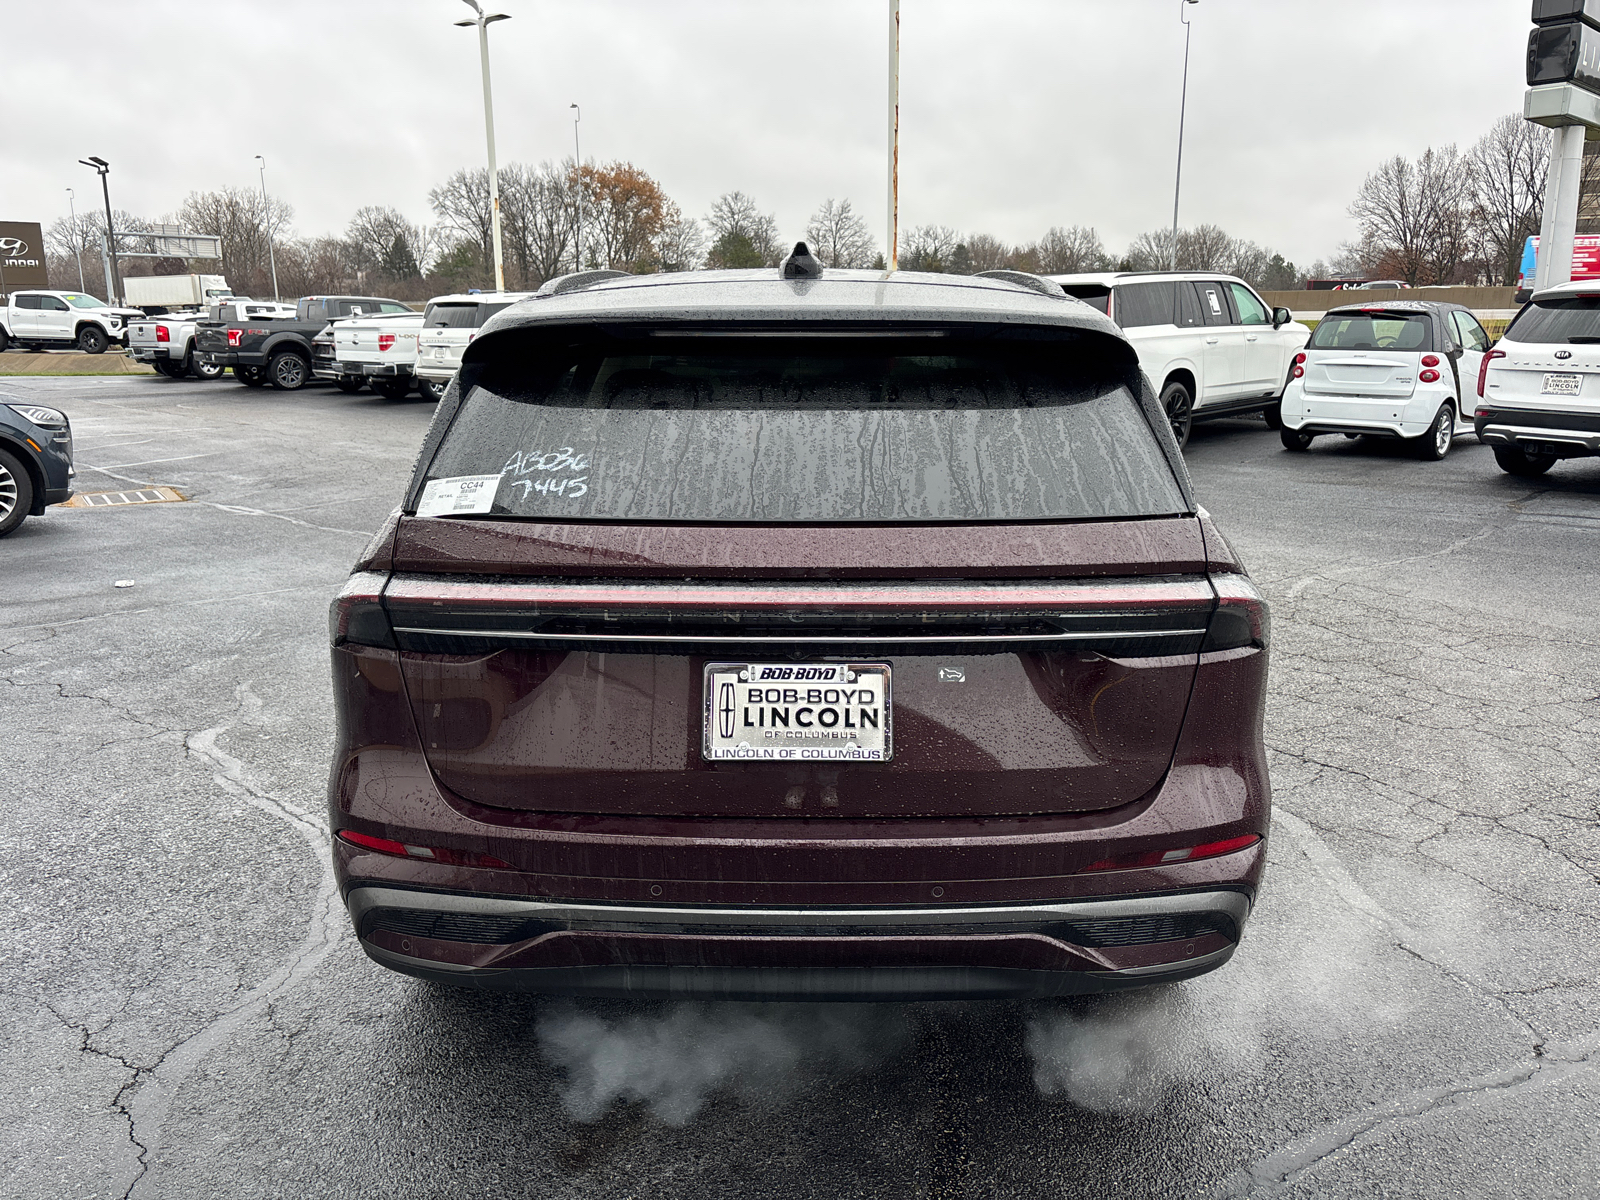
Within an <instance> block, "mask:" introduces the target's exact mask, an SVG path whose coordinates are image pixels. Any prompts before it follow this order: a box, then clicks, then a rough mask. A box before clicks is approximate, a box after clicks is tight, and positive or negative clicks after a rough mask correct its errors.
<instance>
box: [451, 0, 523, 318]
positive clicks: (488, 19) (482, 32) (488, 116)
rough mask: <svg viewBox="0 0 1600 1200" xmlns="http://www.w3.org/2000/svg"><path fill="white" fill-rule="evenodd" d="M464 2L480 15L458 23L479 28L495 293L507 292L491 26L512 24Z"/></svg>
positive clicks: (468, 0)
mask: <svg viewBox="0 0 1600 1200" xmlns="http://www.w3.org/2000/svg"><path fill="white" fill-rule="evenodd" d="M463 3H465V4H466V5H467V7H468V8H470V9H472V11H473V12H475V13H477V14H478V16H477V19H476V20H473V21H457V22H456V24H457V25H462V26H473V25H476V26H477V27H478V53H479V55H480V56H481V58H482V60H483V132H484V137H485V139H486V140H487V141H488V143H489V201H490V203H491V204H492V205H493V206H494V208H493V212H492V214H491V217H490V220H491V221H492V222H493V229H494V290H495V291H497V292H503V291H505V290H506V263H505V256H504V255H503V254H502V253H501V250H500V172H499V170H498V169H497V168H496V167H495V161H494V98H493V96H492V95H491V94H490V91H489V26H490V25H491V24H493V23H494V22H495V21H509V20H510V19H511V17H510V16H509V15H508V14H506V13H491V14H487V15H486V14H485V13H484V11H483V9H481V8H479V7H478V0H463Z"/></svg>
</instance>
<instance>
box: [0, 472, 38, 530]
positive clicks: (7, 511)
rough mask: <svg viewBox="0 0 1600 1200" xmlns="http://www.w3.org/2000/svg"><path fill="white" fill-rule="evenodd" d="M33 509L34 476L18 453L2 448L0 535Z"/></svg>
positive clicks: (12, 528) (21, 520) (18, 522)
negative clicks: (18, 456) (29, 472)
mask: <svg viewBox="0 0 1600 1200" xmlns="http://www.w3.org/2000/svg"><path fill="white" fill-rule="evenodd" d="M32 511H33V478H32V476H30V475H29V474H28V468H27V467H25V466H23V465H22V462H21V460H19V459H18V458H17V457H16V455H14V454H12V453H10V452H9V451H6V450H0V537H5V535H6V534H8V533H10V532H11V531H12V530H14V529H15V528H16V527H17V526H18V525H21V524H22V522H23V521H24V520H26V519H27V516H28V514H29V513H30V512H32Z"/></svg>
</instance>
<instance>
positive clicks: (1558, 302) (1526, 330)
mask: <svg viewBox="0 0 1600 1200" xmlns="http://www.w3.org/2000/svg"><path fill="white" fill-rule="evenodd" d="M1506 340H1507V341H1510V342H1557V343H1559V342H1567V343H1571V342H1600V296H1556V297H1553V298H1551V299H1549V300H1535V301H1534V302H1533V303H1532V304H1529V305H1527V306H1526V307H1525V308H1523V310H1522V311H1521V312H1520V313H1518V314H1517V317H1516V320H1514V321H1512V322H1511V325H1510V327H1509V328H1508V329H1507V330H1506Z"/></svg>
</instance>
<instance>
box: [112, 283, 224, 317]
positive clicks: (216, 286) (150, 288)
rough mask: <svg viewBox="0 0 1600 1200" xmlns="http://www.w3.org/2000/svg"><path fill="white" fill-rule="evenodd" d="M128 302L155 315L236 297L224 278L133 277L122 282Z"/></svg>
mask: <svg viewBox="0 0 1600 1200" xmlns="http://www.w3.org/2000/svg"><path fill="white" fill-rule="evenodd" d="M122 290H123V291H124V292H126V293H127V302H128V304H129V305H131V306H132V307H134V308H142V309H144V310H145V311H146V312H149V311H150V310H151V309H157V310H159V311H158V312H154V313H151V315H152V316H160V315H161V314H162V313H165V312H167V311H170V310H171V309H175V308H206V307H208V306H210V305H212V304H215V303H217V302H218V301H219V300H226V299H227V298H228V297H230V296H232V295H233V289H232V288H230V287H229V286H228V281H227V280H226V279H224V278H223V277H222V276H221V275H130V276H126V277H124V278H123V280H122Z"/></svg>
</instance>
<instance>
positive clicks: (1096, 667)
mask: <svg viewBox="0 0 1600 1200" xmlns="http://www.w3.org/2000/svg"><path fill="white" fill-rule="evenodd" d="M500 336H501V335H497V340H499V337H500ZM567 336H568V337H569V338H571V336H572V335H571V334H570V333H569V334H568V335H567ZM590 336H592V335H590ZM931 351H934V352H931ZM472 382H473V381H469V382H468V385H467V394H466V398H465V399H464V401H463V402H462V406H461V408H460V409H459V410H458V412H457V414H456V415H455V417H454V419H453V422H452V423H451V425H450V428H449V429H448V431H447V432H446V433H445V434H444V436H443V439H442V442H441V444H440V445H439V449H438V452H437V454H436V455H435V456H434V459H433V462H432V464H431V466H429V467H428V468H427V470H426V472H425V478H426V480H427V481H428V482H427V484H426V486H424V487H422V488H421V489H420V491H419V492H417V493H414V495H413V498H412V502H413V503H418V502H419V501H420V504H419V508H418V512H419V515H418V516H416V517H407V518H405V519H403V520H402V521H401V523H400V527H399V530H398V532H397V535H396V541H395V559H394V566H395V570H396V574H395V576H394V577H393V578H392V579H391V580H390V582H389V584H388V586H387V587H386V589H385V595H384V603H385V606H386V608H387V610H388V613H389V617H390V622H391V624H392V626H393V628H394V631H395V637H396V641H397V644H398V646H399V648H400V651H401V663H402V674H403V678H404V681H405V685H406V689H407V692H408V695H409V700H410V704H411V708H412V713H413V716H414V718H415V720H416V724H417V728H418V732H419V734H420V737H421V741H422V745H423V748H424V752H425V754H426V756H427V759H428V762H429V765H430V766H431V768H432V770H433V772H434V774H435V776H436V777H437V779H438V781H439V782H440V784H441V785H442V786H443V787H444V788H445V789H447V790H448V792H450V793H452V794H453V795H454V796H456V797H458V798H459V799H460V800H461V801H464V802H466V803H468V804H469V805H471V804H476V805H485V806H489V807H492V808H496V809H524V810H538V811H542V812H570V813H589V814H619V815H694V816H725V817H751V816H788V817H792V816H794V815H797V814H800V815H810V816H818V817H829V816H847V817H856V818H860V817H911V816H969V817H970V816H990V815H992V816H1001V815H1020V814H1034V813H1074V812H1088V811H1093V810H1099V809H1106V808H1112V807H1117V806H1120V805H1124V804H1128V803H1132V802H1135V801H1137V800H1139V799H1141V798H1142V797H1144V796H1146V795H1148V794H1150V793H1151V792H1152V791H1153V790H1154V789H1155V788H1156V786H1157V785H1158V784H1159V783H1160V781H1161V779H1162V778H1163V776H1164V774H1165V772H1166V770H1167V767H1168V765H1169V763H1170V761H1171V757H1172V753H1173V749H1174V747H1175V745H1176V742H1177V739H1178V735H1179V732H1180V730H1181V728H1182V725H1183V720H1184V713H1185V710H1186V707H1187V703H1188V697H1189V691H1190V686H1191V683H1192V681H1193V677H1194V673H1195V669H1196V666H1197V663H1198V653H1199V649H1200V645H1201V641H1202V638H1203V637H1204V634H1205V630H1206V626H1207V622H1208V620H1209V617H1210V614H1211V612H1212V609H1213V607H1214V604H1215V596H1214V593H1213V590H1212V588H1211V585H1210V584H1209V582H1208V581H1207V580H1206V578H1205V576H1204V558H1205V556H1204V551H1203V545H1202V542H1201V536H1200V531H1199V526H1198V521H1197V520H1196V519H1195V518H1194V517H1193V516H1192V515H1189V514H1188V513H1187V512H1186V510H1187V508H1188V507H1189V506H1188V503H1187V501H1186V499H1185V497H1184V495H1183V492H1182V489H1181V487H1180V485H1179V484H1178V482H1177V479H1176V476H1175V475H1174V473H1173V470H1172V467H1171V464H1170V461H1169V459H1168V458H1167V457H1166V455H1165V453H1164V452H1163V449H1162V447H1161V445H1160V443H1159V441H1158V439H1157V437H1156V435H1155V433H1154V432H1153V430H1152V427H1151V424H1150V417H1149V415H1148V414H1147V413H1146V412H1145V411H1144V410H1143V405H1142V402H1141V401H1140V400H1139V399H1136V398H1135V396H1134V395H1133V394H1132V393H1131V392H1130V391H1129V389H1128V387H1127V386H1126V378H1125V376H1118V375H1114V374H1113V373H1111V372H1108V371H1106V370H1104V369H1101V368H1098V367H1096V366H1095V365H1094V364H1093V363H1092V362H1090V363H1089V364H1088V365H1085V363H1084V361H1083V358H1082V356H1078V357H1076V358H1075V357H1074V356H1073V355H1071V354H1070V353H1067V354H1064V355H1063V354H1060V353H1055V354H1050V353H1045V352H1044V351H1042V350H1040V348H1039V345H1038V343H1034V344H1032V345H1031V346H1030V345H1029V344H1028V343H1020V344H1014V345H1012V346H1010V347H1002V348H996V347H994V346H993V345H962V344H959V343H958V344H953V345H952V344H939V345H933V346H930V345H929V343H928V342H927V341H926V340H922V341H921V342H920V344H918V343H917V342H916V341H914V340H911V339H898V338H896V339H890V338H887V337H881V336H880V337H879V338H878V339H863V338H859V337H858V338H855V339H850V340H848V341H847V340H844V339H840V340H839V341H837V342H818V341H816V340H808V341H805V342H801V341H800V340H798V339H796V340H795V341H790V340H789V339H786V338H762V339H755V338H750V339H745V340H743V341H739V340H733V339H727V338H723V339H720V340H718V339H713V338H709V337H701V338H697V339H690V338H684V339H682V340H679V341H674V340H669V339H648V340H644V339H641V340H638V341H633V340H625V341H621V342H619V343H616V344H601V345H595V344H573V345H565V346H558V347H550V346H545V347H542V348H541V349H540V351H539V352H534V350H533V349H532V348H531V347H526V346H517V345H516V344H515V343H514V342H513V343H511V344H510V345H509V346H508V347H507V348H506V350H505V351H504V352H503V353H502V354H500V355H498V356H496V357H495V358H494V359H492V360H491V362H490V363H489V364H487V365H486V366H485V367H484V368H483V369H482V371H481V372H476V373H475V383H476V386H475V387H474V386H472ZM473 480H476V481H478V482H479V485H480V486H478V487H476V488H474V487H472V486H471V485H470V481H473ZM475 492H476V493H477V494H478V495H480V496H481V497H482V498H481V499H476V500H474V499H470V497H471V496H472V495H473V494H474V493H475ZM464 496H465V497H468V499H467V501H466V503H465V504H463V503H462V497H464ZM474 507H475V508H477V510H478V511H477V512H472V511H471V510H472V509H473V508H474ZM454 513H459V514H461V515H446V514H454ZM430 514H435V515H430ZM715 664H731V666H730V668H729V672H728V673H726V678H729V679H737V677H738V672H739V671H740V670H741V669H742V670H746V671H749V670H750V669H751V668H753V667H757V666H762V665H767V666H779V667H791V666H792V667H796V668H801V669H804V670H816V669H820V668H824V667H826V668H828V669H832V667H834V666H843V667H846V668H848V669H849V671H850V672H851V673H854V674H856V675H857V676H858V679H857V680H855V681H854V682H855V683H856V684H859V683H860V682H863V681H866V682H871V683H872V684H874V685H875V686H877V685H880V684H881V686H882V687H883V691H884V692H885V696H884V697H883V699H884V700H886V701H887V703H886V704H884V705H882V706H881V707H882V709H883V711H882V712H881V714H880V718H879V719H880V720H882V721H883V722H884V724H885V725H886V726H888V728H887V730H886V731H885V732H886V734H887V735H888V736H887V737H886V738H885V739H884V741H885V743H886V747H885V748H886V749H887V751H888V754H887V757H886V759H885V760H883V761H877V760H870V759H868V760H862V759H859V758H849V757H840V756H831V757H830V756H827V755H834V754H835V752H836V751H838V750H841V749H842V750H845V751H848V750H849V748H850V745H849V744H847V745H844V746H842V747H841V746H840V742H841V741H843V742H846V743H850V744H857V745H859V746H865V745H866V744H867V742H869V741H870V740H871V737H869V735H868V734H866V733H864V734H862V735H861V737H860V739H854V735H845V734H844V733H843V730H844V729H845V727H846V726H848V725H850V723H851V721H850V718H851V716H852V715H855V716H858V717H859V716H860V711H859V706H858V708H857V712H856V713H855V714H851V713H850V712H849V711H847V710H848V709H849V707H850V699H851V698H850V697H848V696H845V697H844V698H843V703H841V702H840V697H830V695H828V692H829V688H828V687H827V686H823V685H817V686H814V680H815V679H816V678H817V677H816V676H815V675H812V676H809V677H808V676H805V675H800V676H797V677H796V678H795V679H794V680H790V681H786V682H785V683H784V686H783V688H777V687H775V688H774V689H773V690H772V694H769V695H764V696H763V697H762V698H761V699H762V700H763V701H766V702H768V709H769V710H770V709H773V708H778V709H783V710H785V711H784V713H783V716H782V718H781V719H782V723H783V729H782V730H781V731H780V730H777V722H778V721H779V719H780V718H779V716H778V715H777V714H775V713H770V711H769V713H768V714H760V715H761V716H762V720H763V725H762V730H761V732H760V734H759V736H757V735H752V741H753V742H754V743H755V745H756V746H757V747H759V746H761V745H763V744H771V742H770V741H769V742H767V743H763V740H762V739H763V738H765V737H766V736H767V730H768V729H772V730H773V731H774V732H773V737H775V738H778V739H779V740H780V742H786V741H787V739H789V737H790V733H789V731H790V730H792V729H793V728H794V726H795V725H797V724H798V725H805V726H806V728H808V729H812V730H815V731H816V732H815V734H814V735H813V734H812V733H807V734H806V735H805V736H806V737H808V738H810V737H813V736H814V737H815V739H816V741H815V742H814V743H805V744H803V746H802V749H804V750H808V751H809V750H810V748H811V746H812V745H815V746H816V747H817V748H818V750H819V751H820V750H824V749H825V750H826V755H825V754H824V753H819V752H817V751H812V752H809V753H797V754H795V755H793V756H791V757H786V758H781V759H764V760H761V761H725V760H718V759H716V758H714V757H708V744H709V742H710V741H712V740H713V739H712V734H711V732H710V729H711V725H710V724H708V723H712V722H715V721H717V720H719V719H721V718H722V715H723V714H721V713H719V711H718V709H719V707H720V703H721V694H720V693H719V692H718V691H717V690H716V685H715V684H714V683H713V677H714V676H716V677H722V676H717V672H716V671H714V670H708V667H714V666H715ZM880 668H887V678H886V679H885V678H884V677H883V676H882V675H881V674H879V669H880ZM791 682H792V683H793V685H794V686H793V687H790V686H789V683H791ZM835 685H836V687H837V688H839V689H841V691H842V689H843V683H842V682H840V681H835ZM813 690H815V691H817V693H818V694H817V695H816V696H815V697H812V696H810V694H809V693H810V692H811V691H813ZM783 691H793V692H794V695H793V696H788V695H784V694H781V693H782V692H783ZM733 699H734V700H736V701H737V703H738V705H739V706H740V707H741V708H745V709H747V710H748V709H749V706H750V703H751V697H750V696H749V695H748V694H741V695H736V696H734V697H733ZM876 699H877V698H876V697H874V700H875V701H876ZM808 701H809V702H810V705H809V706H810V707H811V708H813V709H815V710H816V711H814V712H810V713H805V712H803V711H802V710H804V709H806V708H807V707H808ZM830 706H832V707H833V708H834V709H835V710H837V711H836V712H835V713H834V716H833V718H832V724H829V721H828V719H827V718H825V717H824V716H823V715H822V711H821V710H822V709H825V708H828V707H830ZM757 707H759V705H758V706H757ZM746 720H749V716H748V711H747V713H746ZM768 720H770V721H771V725H768V724H766V721H768ZM862 720H863V721H864V720H865V718H862ZM823 726H826V727H827V729H826V731H824V729H823V728H822V727H823ZM853 739H854V740H853Z"/></svg>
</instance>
